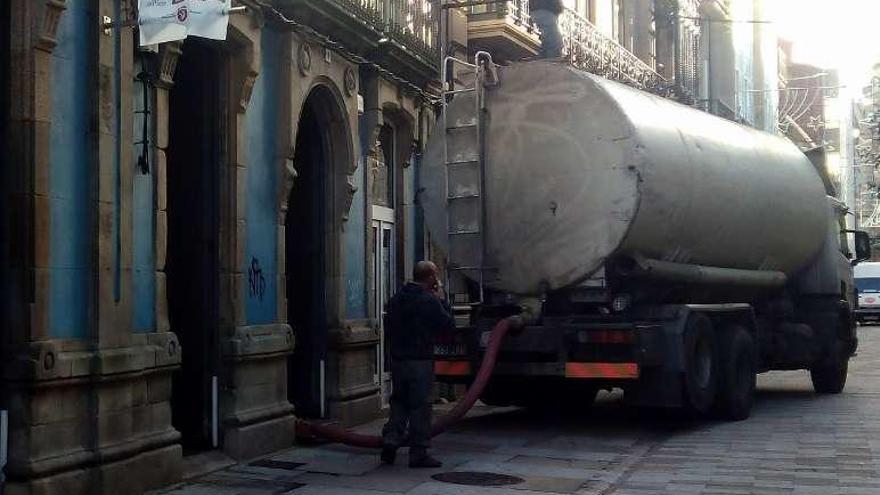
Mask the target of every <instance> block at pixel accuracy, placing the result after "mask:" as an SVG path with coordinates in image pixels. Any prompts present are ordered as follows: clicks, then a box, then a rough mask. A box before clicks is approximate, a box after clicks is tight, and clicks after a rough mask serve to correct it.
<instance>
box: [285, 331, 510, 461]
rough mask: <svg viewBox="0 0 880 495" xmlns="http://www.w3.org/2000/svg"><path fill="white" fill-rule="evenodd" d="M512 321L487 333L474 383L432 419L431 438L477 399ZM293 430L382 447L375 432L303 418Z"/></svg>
mask: <svg viewBox="0 0 880 495" xmlns="http://www.w3.org/2000/svg"><path fill="white" fill-rule="evenodd" d="M515 322H516V320H515V319H514V318H505V319H503V320H501V321H499V322H498V323H497V324H495V327H494V328H492V333H491V334H489V342H488V343H487V344H486V353H485V354H484V355H483V362H482V363H480V369H479V370H478V371H477V376H476V377H475V378H474V382H473V383H472V384H471V386H470V387H468V391H467V393H466V394H465V396H464V398H463V399H462V400H460V401H459V402H458V403H457V404H456V405H455V407H453V408H452V410H451V411H449V413H447V414H446V415H444V416H443V417H441V418H439V419H438V420H437V421H435V422H434V424H433V425H432V426H431V436H432V437H434V436H437V435H439V434H440V433H443V431H445V430H446V429H447V428H449V426H450V425H452V424H453V423H455V422H456V421H458V420H459V419H461V418H462V417H463V416H464V415H465V414H466V413H467V412H468V411H469V410H470V408H471V407H473V405H474V404H475V403H476V402H477V399H479V398H480V395H481V394H482V393H483V389H485V388H486V384H487V383H488V382H489V378H490V377H491V376H492V369H493V368H494V367H495V360H496V359H497V357H498V351H499V349H500V348H501V341H502V340H504V336H505V335H506V334H507V331H508V330H510V328H511V327H512V326H514V324H515ZM296 433H297V436H303V437H320V438H323V439H325V440H330V441H331V442H335V443H342V444H345V445H351V446H353V447H366V448H381V447H382V437H380V436H378V435H364V434H360V433H354V432H351V431H348V430H345V429H342V428H338V427H335V426H330V425H322V424H316V423H310V422H308V421H303V420H299V421H297V422H296Z"/></svg>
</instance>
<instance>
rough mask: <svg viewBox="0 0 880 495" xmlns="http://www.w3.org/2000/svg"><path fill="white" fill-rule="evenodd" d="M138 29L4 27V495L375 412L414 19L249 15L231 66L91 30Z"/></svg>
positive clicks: (418, 120) (24, 9)
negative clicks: (298, 423) (299, 421)
mask: <svg viewBox="0 0 880 495" xmlns="http://www.w3.org/2000/svg"><path fill="white" fill-rule="evenodd" d="M136 4H137V2H136V1H134V0H40V1H33V0H20V1H19V0H16V1H11V2H3V6H2V8H3V9H4V12H3V15H2V16H0V18H2V21H0V22H3V23H4V25H3V26H2V28H3V29H2V30H0V32H2V33H4V36H3V39H2V44H0V48H2V52H0V57H2V58H0V60H2V63H3V70H2V71H0V73H2V74H3V75H4V76H3V80H2V89H3V91H2V96H3V102H4V105H3V108H4V112H5V114H4V115H3V119H2V122H3V128H2V130H3V145H4V149H5V150H6V153H4V158H3V163H2V173H3V180H2V187H3V191H2V192H3V194H2V207H3V211H4V215H3V218H2V230H0V232H2V241H3V242H2V246H3V250H2V252H0V254H2V270H3V271H2V281H3V284H2V295H3V297H2V301H3V308H2V309H3V312H2V319H3V328H4V330H3V332H2V336H3V338H2V343H0V345H2V348H0V351H2V355H3V363H4V367H3V381H2V385H3V386H2V395H0V401H2V403H0V406H2V407H0V408H2V409H4V410H8V412H9V421H10V435H9V439H8V445H9V461H8V464H7V465H6V467H5V473H6V477H7V485H6V490H7V491H6V492H5V493H15V494H18V493H34V494H37V493H46V494H48V493H61V492H66V493H97V492H101V493H139V492H142V491H145V490H148V489H152V488H155V487H158V486H163V485H167V484H169V483H173V482H175V481H176V480H178V479H180V476H181V469H182V457H183V456H185V455H189V454H193V453H199V452H205V451H211V450H221V451H222V452H223V453H225V454H226V455H228V456H230V457H232V458H234V459H248V458H253V457H255V456H258V455H260V454H263V453H266V452H270V451H273V450H276V449H279V448H282V447H287V446H290V445H291V444H292V443H293V442H294V435H295V431H294V429H295V418H296V417H297V416H299V417H313V418H318V417H326V418H332V419H335V420H338V421H340V422H341V423H343V424H352V423H357V422H361V421H364V420H367V419H370V418H373V417H375V416H377V415H378V414H380V413H381V409H382V402H383V397H382V394H381V390H382V373H381V364H380V365H379V366H377V363H381V354H380V352H379V349H380V345H379V344H380V337H379V330H380V328H379V324H378V323H377V322H378V321H380V317H379V316H381V315H378V314H377V312H378V311H379V309H378V308H381V300H377V298H378V297H380V295H379V294H378V293H377V291H376V290H374V289H373V288H374V287H383V288H385V287H387V289H388V291H390V290H393V289H394V288H395V287H397V286H399V285H400V283H401V282H402V280H403V278H404V273H406V271H407V269H408V268H409V267H411V266H412V262H413V257H414V256H415V255H416V254H417V250H416V248H415V247H413V246H415V245H416V244H417V243H414V242H413V238H414V237H413V236H414V219H415V210H414V186H413V181H414V177H415V176H414V173H413V170H414V167H415V166H416V163H417V159H418V158H417V157H418V154H419V150H420V146H421V144H422V143H423V141H424V138H425V133H426V132H427V131H426V129H427V126H428V124H429V123H430V122H431V121H432V119H433V112H434V108H433V106H432V104H431V102H430V101H429V100H428V99H427V98H426V95H427V94H426V93H424V91H422V90H421V89H420V88H424V87H427V86H430V84H429V83H430V81H433V80H436V78H437V70H436V67H437V65H438V58H437V57H435V56H434V51H435V50H436V29H434V28H433V26H434V24H435V23H434V22H432V21H431V19H432V18H431V17H430V16H431V15H433V14H431V13H430V12H429V11H427V10H425V11H421V12H419V13H417V14H418V15H417V16H415V17H413V16H409V17H401V16H403V14H407V12H397V13H396V14H395V16H398V17H394V18H391V17H388V16H389V15H390V14H389V13H387V12H385V13H380V12H379V11H378V10H377V9H376V8H375V7H376V6H375V5H371V4H366V3H365V4H361V3H360V2H352V3H351V5H349V2H343V1H340V2H334V1H327V2H318V4H320V5H318V4H315V3H311V2H298V1H277V2H271V3H270V2H265V1H263V2H257V1H246V0H243V1H241V2H237V4H239V5H242V6H246V7H247V11H246V13H245V14H242V15H232V16H230V25H229V34H228V39H227V40H226V41H225V42H212V41H207V40H201V39H198V38H188V39H187V40H185V41H182V42H172V43H163V44H161V45H159V46H154V47H144V48H141V47H139V46H138V45H137V33H136V30H134V29H132V28H130V27H114V28H113V29H108V30H106V31H105V30H104V29H103V27H102V19H103V17H104V16H108V17H110V18H111V19H112V20H115V21H117V22H119V21H125V20H128V19H133V18H135V17H136ZM430 5H431V3H430V2H419V7H420V8H421V7H425V6H430ZM357 6H361V7H362V10H365V11H366V12H367V13H369V12H372V13H373V14H375V15H374V16H373V17H371V18H370V19H371V23H367V24H364V23H363V22H361V19H362V18H363V17H359V16H360V15H362V14H363V13H364V12H361V11H357V10H355V9H353V8H351V7H357ZM413 13H415V12H409V14H413ZM288 16H289V18H288ZM383 16H384V17H383ZM6 33H8V35H7V34H6ZM380 182H381V184H379V183H380ZM382 274H384V275H385V276H386V278H387V280H378V278H379V275H382ZM382 284H384V285H382ZM386 292H387V291H386Z"/></svg>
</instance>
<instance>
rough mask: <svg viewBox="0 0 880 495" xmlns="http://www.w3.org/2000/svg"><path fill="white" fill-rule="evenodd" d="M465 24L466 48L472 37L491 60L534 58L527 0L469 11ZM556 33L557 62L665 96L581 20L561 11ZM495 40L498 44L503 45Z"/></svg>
mask: <svg viewBox="0 0 880 495" xmlns="http://www.w3.org/2000/svg"><path fill="white" fill-rule="evenodd" d="M493 20H494V21H500V25H499V24H491V21H493ZM469 21H470V22H469V24H470V26H469V28H468V33H469V35H470V36H471V39H472V41H471V43H473V39H475V38H476V39H478V40H480V42H481V44H480V46H479V48H481V49H488V50H490V51H492V52H493V55H495V54H496V53H497V52H498V51H499V50H505V51H506V53H503V54H502V56H501V57H500V58H503V59H504V58H507V59H516V58H527V57H532V56H534V55H535V54H536V53H537V49H538V46H539V43H540V41H539V36H538V34H539V33H538V30H537V28H535V27H534V26H533V25H532V23H531V19H530V16H529V0H511V1H508V2H504V3H497V4H488V5H478V6H472V7H471V8H470V10H469ZM560 28H561V29H562V35H563V57H564V58H566V59H567V60H568V61H569V62H570V63H571V64H572V65H573V66H575V67H578V68H580V69H583V70H586V71H588V72H592V73H594V74H598V75H601V76H603V77H607V78H609V79H614V80H616V81H620V82H623V83H626V84H629V85H631V86H635V87H637V88H639V89H642V90H646V91H652V92H655V93H658V94H662V95H664V96H668V95H669V93H670V88H671V84H669V83H668V82H667V81H666V80H665V79H664V78H663V77H662V76H661V75H660V74H658V73H657V72H656V71H654V70H653V69H652V68H651V67H650V66H649V65H648V64H646V63H645V62H643V61H642V60H640V59H639V58H638V57H636V56H635V55H634V54H633V53H632V52H630V51H629V50H627V49H626V48H624V47H623V46H621V45H620V44H619V43H617V42H616V41H615V40H613V39H611V38H609V37H607V36H606V35H604V34H603V33H602V32H601V31H599V30H598V29H597V28H596V27H595V26H594V25H593V24H592V23H591V22H590V21H589V20H587V19H586V18H585V17H583V16H582V15H580V14H578V13H577V12H575V11H573V10H569V9H566V11H565V12H564V13H563V15H562V16H561V19H560ZM492 29H494V30H495V31H494V32H492V31H491V30H492ZM475 35H476V36H475ZM483 40H486V41H485V42H483ZM498 40H504V41H505V42H506V44H505V43H502V42H500V41H498ZM514 49H518V52H516V51H514Z"/></svg>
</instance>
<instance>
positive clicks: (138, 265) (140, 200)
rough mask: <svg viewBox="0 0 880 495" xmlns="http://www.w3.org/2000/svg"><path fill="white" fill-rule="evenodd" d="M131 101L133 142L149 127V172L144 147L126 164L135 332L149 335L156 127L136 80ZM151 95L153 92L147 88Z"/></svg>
mask: <svg viewBox="0 0 880 495" xmlns="http://www.w3.org/2000/svg"><path fill="white" fill-rule="evenodd" d="M140 72H141V63H140V60H137V61H136V62H135V67H134V74H135V75H137V74H138V73H140ZM132 89H133V91H132V100H133V103H134V111H135V113H134V122H133V123H134V129H133V130H134V133H133V134H132V136H133V139H132V141H133V142H134V143H140V142H142V141H143V140H144V120H145V119H146V124H147V136H148V137H149V140H150V143H149V147H148V151H149V154H148V161H147V164H148V166H149V167H150V168H149V170H148V171H147V172H146V173H144V172H142V171H141V170H140V168H139V167H138V158H139V157H140V156H141V153H142V152H143V145H141V144H135V145H134V147H133V149H132V162H131V163H129V164H127V166H128V167H131V169H132V170H133V176H134V180H133V188H134V190H133V192H132V197H133V199H132V207H133V212H132V214H133V216H134V217H133V219H132V220H133V222H132V228H133V229H134V232H133V234H132V242H133V244H134V248H133V249H134V259H133V274H132V284H133V287H132V294H133V298H134V300H133V305H134V331H135V332H150V331H153V330H155V328H156V318H155V315H156V313H155V306H156V256H155V241H154V239H155V231H154V225H155V224H154V222H153V177H154V175H153V151H152V147H153V125H152V114H150V115H149V116H147V115H146V114H144V113H142V112H143V111H144V110H145V109H144V85H143V83H141V82H140V81H137V80H136V81H134V86H133V88H132ZM147 91H148V92H150V93H152V91H151V90H149V89H147ZM149 97H150V98H149V100H148V101H147V107H148V108H147V110H149V111H150V112H152V110H153V109H152V102H153V100H152V94H150V95H149Z"/></svg>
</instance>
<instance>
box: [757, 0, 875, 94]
mask: <svg viewBox="0 0 880 495" xmlns="http://www.w3.org/2000/svg"><path fill="white" fill-rule="evenodd" d="M765 2H766V4H765V5H766V7H767V9H768V10H767V15H768V16H769V17H770V19H769V20H772V21H773V22H774V25H775V27H776V30H777V33H778V34H779V36H780V37H781V38H785V39H789V40H791V41H793V42H794V46H793V48H792V58H793V61H794V62H798V63H806V64H811V65H816V66H819V67H823V68H832V69H835V68H836V69H838V70H839V71H840V75H841V84H844V85H846V86H847V87H846V88H845V89H843V90H842V92H843V93H846V94H850V95H853V96H855V95H856V94H858V93H860V91H861V87H862V86H863V85H865V84H867V82H868V81H869V79H870V74H869V72H870V70H871V66H872V65H873V64H874V63H875V62H878V61H880V36H878V30H877V26H878V24H880V0H765Z"/></svg>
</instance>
